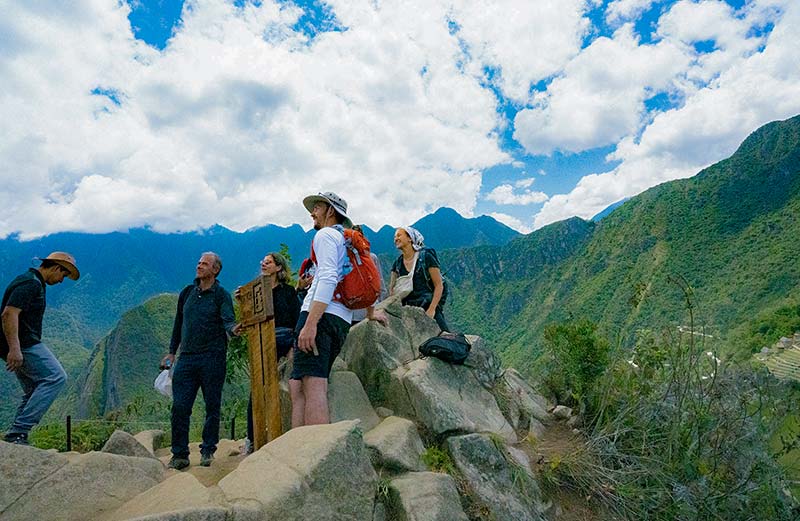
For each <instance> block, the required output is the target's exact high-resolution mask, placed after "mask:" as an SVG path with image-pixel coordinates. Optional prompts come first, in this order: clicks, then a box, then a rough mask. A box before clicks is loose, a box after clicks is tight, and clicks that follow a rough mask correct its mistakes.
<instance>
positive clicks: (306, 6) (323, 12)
mask: <svg viewBox="0 0 800 521" xmlns="http://www.w3.org/2000/svg"><path fill="white" fill-rule="evenodd" d="M278 3H279V4H292V5H296V6H297V7H299V8H300V9H302V10H303V14H302V15H301V16H300V18H298V19H297V22H295V24H294V25H293V26H292V30H294V31H296V32H299V33H303V34H304V35H306V36H307V37H308V39H309V40H313V39H314V38H316V37H317V35H318V34H321V33H328V32H343V31H346V30H347V27H345V26H344V25H342V22H341V21H339V19H338V18H337V17H336V13H334V12H333V9H332V8H331V6H330V5H328V4H326V3H325V2H320V1H319V0H294V1H291V0H278Z"/></svg>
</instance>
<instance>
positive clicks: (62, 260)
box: [41, 251, 81, 280]
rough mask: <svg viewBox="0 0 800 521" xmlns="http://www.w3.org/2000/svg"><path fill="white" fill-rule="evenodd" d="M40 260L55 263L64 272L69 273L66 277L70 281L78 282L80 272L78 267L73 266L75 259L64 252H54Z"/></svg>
mask: <svg viewBox="0 0 800 521" xmlns="http://www.w3.org/2000/svg"><path fill="white" fill-rule="evenodd" d="M41 260H43V261H46V260H47V261H50V262H55V263H56V264H58V265H59V266H61V267H63V268H64V269H65V270H67V271H69V275H67V277H69V278H71V279H72V280H78V279H79V278H80V276H81V272H80V271H78V267H77V266H76V265H75V257H73V256H72V255H70V254H69V253H67V252H65V251H54V252H53V253H51V254H50V255H48V256H47V257H45V258H44V259H41Z"/></svg>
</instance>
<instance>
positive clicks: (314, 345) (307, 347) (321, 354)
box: [289, 192, 386, 428]
mask: <svg viewBox="0 0 800 521" xmlns="http://www.w3.org/2000/svg"><path fill="white" fill-rule="evenodd" d="M303 206H305V208H306V210H308V211H309V213H310V214H311V219H312V221H313V222H314V229H315V230H316V231H317V233H316V234H315V235H314V239H313V242H312V246H311V252H312V255H311V260H312V262H313V263H314V265H315V268H316V272H315V275H314V280H313V282H312V283H311V287H310V288H309V289H308V293H307V294H306V297H305V299H304V300H303V305H302V307H301V308H300V319H299V320H298V322H297V328H296V329H295V331H296V332H297V345H296V346H295V349H294V353H293V369H292V375H291V379H290V380H289V391H290V394H291V397H292V428H294V427H300V426H303V425H316V424H323V423H328V422H329V421H330V418H329V416H328V377H329V376H330V373H331V367H332V366H333V361H334V360H335V359H336V357H337V356H338V354H339V352H340V351H341V349H342V345H343V344H344V341H345V339H346V338H347V333H348V332H349V331H350V322H351V321H352V319H353V311H352V310H350V309H349V308H347V307H346V306H345V305H344V304H343V303H341V302H339V301H338V300H336V299H335V298H334V291H335V289H336V286H337V284H338V283H339V281H341V280H342V278H343V268H344V260H345V256H346V255H347V252H346V250H345V241H344V234H343V228H344V227H346V228H351V227H352V226H353V223H352V221H351V220H350V218H349V217H348V216H347V202H346V201H345V200H344V199H342V198H341V197H339V196H338V195H336V194H335V193H333V192H321V193H319V194H317V195H309V196H308V197H306V198H305V199H303ZM367 315H368V318H369V319H372V320H378V321H380V322H386V317H385V315H382V314H376V313H374V312H373V310H372V308H371V307H370V308H368V310H367Z"/></svg>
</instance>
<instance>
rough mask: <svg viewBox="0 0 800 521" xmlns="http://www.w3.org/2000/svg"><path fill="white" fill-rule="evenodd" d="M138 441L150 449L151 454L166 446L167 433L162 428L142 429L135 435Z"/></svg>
mask: <svg viewBox="0 0 800 521" xmlns="http://www.w3.org/2000/svg"><path fill="white" fill-rule="evenodd" d="M133 437H134V438H135V439H136V441H138V442H139V443H141V444H142V447H144V448H145V449H147V450H148V452H150V453H151V454H155V452H156V451H157V450H158V449H160V448H161V447H163V446H164V442H165V441H166V438H167V437H166V435H165V434H164V431H162V430H160V429H151V430H149V431H142V432H139V433H137V434H134V436H133Z"/></svg>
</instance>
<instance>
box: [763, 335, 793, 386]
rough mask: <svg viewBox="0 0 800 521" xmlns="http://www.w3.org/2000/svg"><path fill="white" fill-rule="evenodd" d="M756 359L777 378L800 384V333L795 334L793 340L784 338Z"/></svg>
mask: <svg viewBox="0 0 800 521" xmlns="http://www.w3.org/2000/svg"><path fill="white" fill-rule="evenodd" d="M756 358H757V359H759V360H761V361H762V362H763V363H764V365H766V366H767V368H768V369H769V371H770V372H771V373H772V374H773V375H775V376H776V377H778V378H781V379H783V380H794V381H796V382H800V333H795V335H794V337H793V338H791V339H790V338H782V339H781V340H780V341H779V342H778V343H776V344H775V345H774V346H773V347H772V348H771V349H769V350H768V351H766V352H762V353H759V354H758V355H756Z"/></svg>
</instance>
